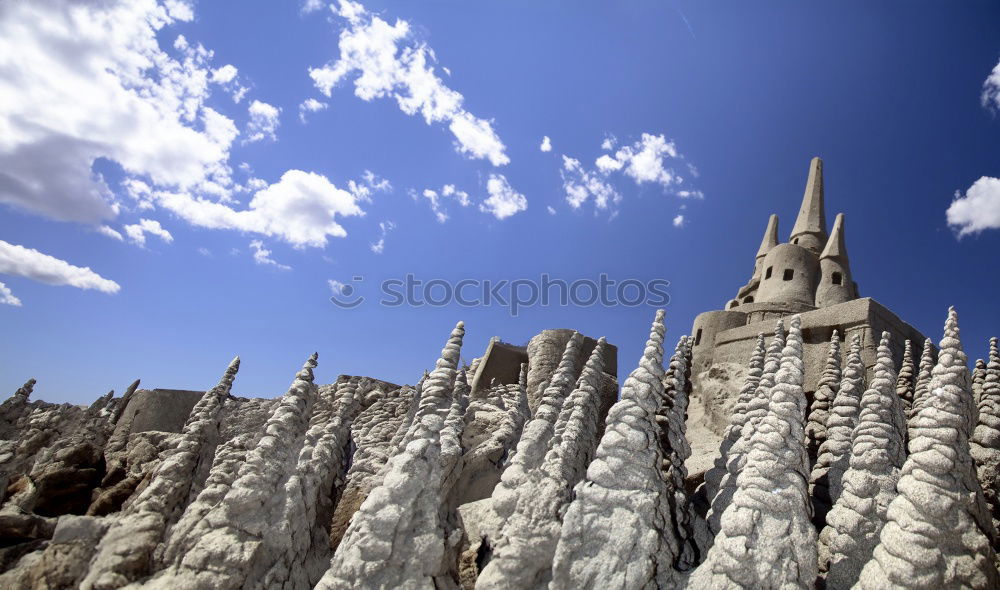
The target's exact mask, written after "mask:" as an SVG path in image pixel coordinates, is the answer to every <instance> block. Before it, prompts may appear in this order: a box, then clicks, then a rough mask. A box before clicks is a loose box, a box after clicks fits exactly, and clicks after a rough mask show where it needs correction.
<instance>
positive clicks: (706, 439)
mask: <svg viewBox="0 0 1000 590" xmlns="http://www.w3.org/2000/svg"><path fill="white" fill-rule="evenodd" d="M704 417H705V406H703V405H702V403H701V398H699V397H698V396H691V400H690V402H689V404H688V419H687V439H688V444H690V445H691V456H690V457H688V460H687V461H685V462H684V466H685V467H687V472H688V476H691V475H693V474H696V473H702V472H704V471H707V470H708V469H709V468H710V467H711V466H712V463H713V462H714V461H715V457H716V456H717V455H718V454H719V443H721V442H722V437H721V436H719V435H717V434H715V433H714V432H712V431H711V430H709V429H708V427H707V426H705V420H704Z"/></svg>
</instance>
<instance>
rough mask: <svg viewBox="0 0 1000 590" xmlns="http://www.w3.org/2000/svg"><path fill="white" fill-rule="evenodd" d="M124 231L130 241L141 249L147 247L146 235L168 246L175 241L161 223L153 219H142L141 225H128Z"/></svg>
mask: <svg viewBox="0 0 1000 590" xmlns="http://www.w3.org/2000/svg"><path fill="white" fill-rule="evenodd" d="M122 229H124V230H125V235H127V236H128V239H129V241H130V242H132V243H133V244H135V245H137V246H140V247H142V246H145V245H146V234H149V235H153V236H157V237H158V238H160V239H161V240H163V241H164V242H166V243H168V244H169V243H171V242H173V241H174V236H172V235H170V232H168V231H167V230H165V229H163V227H162V226H161V225H160V222H159V221H155V220H153V219H140V220H139V223H135V224H132V225H126V226H125V227H123V228H122Z"/></svg>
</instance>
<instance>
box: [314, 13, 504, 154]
mask: <svg viewBox="0 0 1000 590" xmlns="http://www.w3.org/2000/svg"><path fill="white" fill-rule="evenodd" d="M334 12H335V13H336V14H337V15H339V16H340V17H341V18H343V19H344V20H346V21H347V26H346V27H345V28H344V30H343V31H341V33H340V40H339V48H340V58H339V59H337V61H335V62H332V63H330V64H327V65H325V66H322V67H318V68H311V69H310V70H309V75H310V77H312V79H313V82H314V84H315V85H316V88H317V89H319V91H320V92H322V93H323V94H324V95H326V96H330V95H331V93H332V91H333V88H334V87H336V86H337V85H338V84H340V83H342V82H344V81H345V80H347V79H349V78H350V77H351V76H353V77H354V94H355V95H356V96H357V97H358V98H360V99H362V100H365V101H371V100H374V99H376V98H384V97H389V98H394V99H395V100H396V103H397V104H398V105H399V108H400V110H402V111H403V112H404V113H406V114H407V115H416V114H420V115H422V116H423V118H424V121H426V122H427V124H428V125H430V124H432V123H447V125H448V129H449V130H450V131H451V133H452V135H453V136H454V137H455V147H456V149H457V150H458V152H459V153H461V154H464V155H466V156H469V157H471V158H477V159H487V160H489V161H490V163H492V164H493V165H494V166H503V165H504V164H507V163H508V162H510V158H509V157H508V156H507V154H506V153H505V152H506V146H504V144H503V142H502V141H501V140H500V137H499V136H498V135H497V133H496V131H495V130H494V129H493V124H492V122H491V121H488V120H486V119H482V118H479V117H476V116H475V115H473V114H472V113H470V112H469V111H467V110H465V108H463V106H462V103H463V102H464V101H465V98H464V97H463V96H462V95H461V94H460V93H458V92H456V91H455V90H452V89H451V88H449V87H448V86H446V85H445V84H444V82H443V81H442V80H441V78H439V77H438V75H437V74H436V73H435V71H434V66H433V65H432V64H434V63H435V62H436V61H437V60H436V57H435V55H434V50H433V49H431V48H430V47H428V46H427V44H426V43H423V42H421V41H417V40H414V39H413V35H412V32H411V28H410V24H409V23H408V22H407V21H405V20H401V19H397V20H396V22H395V24H392V25H390V24H389V23H388V22H386V21H384V20H382V19H381V18H380V17H378V16H376V15H374V14H372V13H370V12H368V11H367V10H366V9H365V8H364V7H363V6H362V5H361V4H359V3H357V2H350V1H349V0H341V1H340V3H339V5H338V7H334Z"/></svg>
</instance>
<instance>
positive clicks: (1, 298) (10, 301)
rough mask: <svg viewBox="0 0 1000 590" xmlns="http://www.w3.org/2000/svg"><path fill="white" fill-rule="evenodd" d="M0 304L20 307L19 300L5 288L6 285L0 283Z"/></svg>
mask: <svg viewBox="0 0 1000 590" xmlns="http://www.w3.org/2000/svg"><path fill="white" fill-rule="evenodd" d="M0 304H2V305H13V306H14V307H21V300H20V299H18V298H17V297H15V296H14V294H13V293H11V292H10V289H8V288H7V285H5V284H3V283H0Z"/></svg>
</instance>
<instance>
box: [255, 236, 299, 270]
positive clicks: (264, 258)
mask: <svg viewBox="0 0 1000 590" xmlns="http://www.w3.org/2000/svg"><path fill="white" fill-rule="evenodd" d="M250 250H252V251H253V261H254V262H256V263H257V264H260V265H262V266H273V267H274V268H277V269H279V270H292V267H290V266H287V265H284V264H280V263H278V262H277V261H275V260H274V259H273V258H271V251H270V250H268V249H267V248H265V247H264V242H261V241H260V240H252V241H251V242H250Z"/></svg>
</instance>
